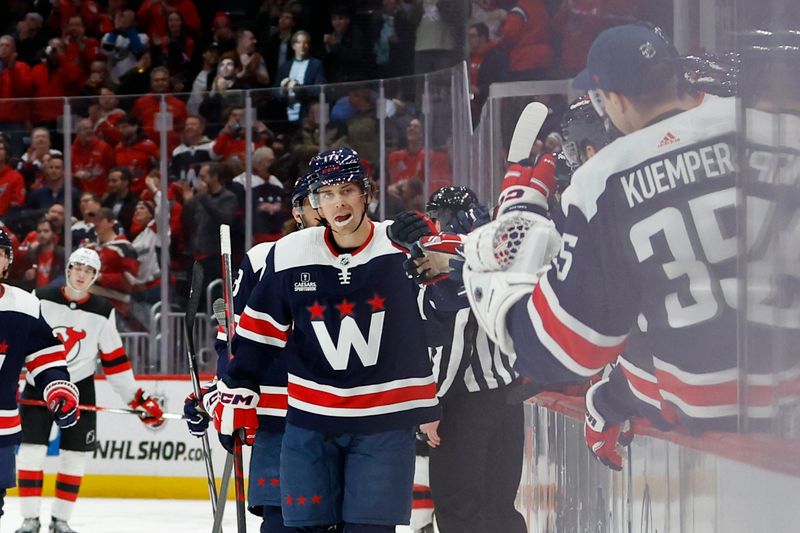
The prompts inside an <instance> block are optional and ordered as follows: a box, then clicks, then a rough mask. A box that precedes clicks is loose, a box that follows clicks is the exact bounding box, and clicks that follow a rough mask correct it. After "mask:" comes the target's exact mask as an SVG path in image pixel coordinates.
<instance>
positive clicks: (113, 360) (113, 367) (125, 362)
mask: <svg viewBox="0 0 800 533" xmlns="http://www.w3.org/2000/svg"><path fill="white" fill-rule="evenodd" d="M100 363H101V364H102V365H103V373H105V374H106V375H110V374H119V373H120V372H125V371H126V370H131V368H132V367H131V362H130V360H129V359H128V356H127V355H126V354H125V348H123V347H122V346H120V347H119V348H117V349H116V350H114V351H112V352H109V353H103V352H100Z"/></svg>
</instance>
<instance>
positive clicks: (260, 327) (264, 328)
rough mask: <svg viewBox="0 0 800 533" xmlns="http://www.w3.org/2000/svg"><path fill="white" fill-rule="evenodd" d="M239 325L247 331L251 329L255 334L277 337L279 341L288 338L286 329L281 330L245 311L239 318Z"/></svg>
mask: <svg viewBox="0 0 800 533" xmlns="http://www.w3.org/2000/svg"><path fill="white" fill-rule="evenodd" d="M239 327H241V328H242V329H246V330H248V331H252V332H253V333H255V334H257V335H261V336H264V337H272V338H273V339H277V340H279V341H281V342H286V341H288V340H289V332H288V331H281V330H279V329H278V328H276V327H275V326H273V325H272V324H271V323H269V321H267V320H261V319H258V318H254V317H252V316H250V315H248V314H247V313H243V314H242V316H241V318H239Z"/></svg>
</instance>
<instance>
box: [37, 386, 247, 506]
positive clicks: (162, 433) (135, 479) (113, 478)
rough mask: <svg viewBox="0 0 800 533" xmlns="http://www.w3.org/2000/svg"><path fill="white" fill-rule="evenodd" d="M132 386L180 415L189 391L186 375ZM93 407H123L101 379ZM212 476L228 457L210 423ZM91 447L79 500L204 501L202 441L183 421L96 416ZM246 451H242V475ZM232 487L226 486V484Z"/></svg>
mask: <svg viewBox="0 0 800 533" xmlns="http://www.w3.org/2000/svg"><path fill="white" fill-rule="evenodd" d="M148 377H149V376H148ZM137 383H138V384H139V386H140V387H142V388H143V389H144V390H145V391H147V392H148V393H149V394H150V395H151V396H155V397H157V398H158V399H159V400H163V405H164V411H165V412H169V413H176V414H181V413H183V401H184V399H185V398H186V396H187V395H188V394H189V392H191V390H192V385H191V382H190V381H189V379H188V377H182V376H181V377H172V376H165V377H160V378H158V379H144V378H143V377H142V378H138V379H137ZM95 388H96V391H97V405H99V406H102V407H127V406H126V405H125V404H124V402H123V401H122V399H121V398H120V397H119V396H118V395H117V394H116V393H115V392H114V389H113V388H112V387H111V385H110V384H109V383H108V382H107V381H106V380H105V379H103V378H102V377H100V376H98V377H97V378H96V379H95ZM208 437H209V442H210V444H211V450H212V462H213V466H214V472H215V474H216V476H217V478H218V479H217V481H218V482H217V485H218V486H219V476H221V475H222V470H223V467H224V465H225V459H226V457H227V453H226V452H225V450H224V449H223V448H222V446H221V445H220V444H219V441H218V439H217V434H216V431H214V429H213V423H212V424H211V426H210V429H209V432H208ZM58 438H59V437H58V430H57V429H56V428H55V426H54V428H53V431H52V433H51V437H50V449H49V450H48V459H47V463H46V466H45V481H44V495H45V496H47V495H52V493H53V490H54V485H55V473H56V471H57V469H58V455H57V454H58ZM87 439H94V440H96V442H97V444H96V449H95V451H94V452H93V453H91V455H90V458H89V461H88V462H87V465H86V474H85V476H84V479H83V483H82V485H81V495H82V496H102V497H119V498H140V497H146V498H185V499H202V498H207V497H208V482H207V481H206V468H205V464H204V462H203V448H202V441H201V439H199V438H197V437H194V436H192V435H191V434H190V433H189V431H188V429H187V427H186V422H185V421H183V420H166V421H165V423H164V424H163V425H162V426H160V427H158V428H151V427H149V426H146V425H145V424H143V423H142V422H140V421H139V419H138V417H136V416H135V415H130V414H114V413H106V412H100V413H97V434H96V435H91V434H90V435H87ZM248 461H249V449H248V447H245V474H246V473H247V465H248ZM232 485H233V483H231V486H232Z"/></svg>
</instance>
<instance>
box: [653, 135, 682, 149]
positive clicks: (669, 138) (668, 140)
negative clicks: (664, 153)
mask: <svg viewBox="0 0 800 533" xmlns="http://www.w3.org/2000/svg"><path fill="white" fill-rule="evenodd" d="M680 140H681V138H680V137H678V136H677V135H675V134H674V133H672V132H671V131H669V132H667V134H666V135H664V138H663V139H661V142H660V143H658V147H659V148H661V147H663V146H668V145H670V144H675V143H676V142H680Z"/></svg>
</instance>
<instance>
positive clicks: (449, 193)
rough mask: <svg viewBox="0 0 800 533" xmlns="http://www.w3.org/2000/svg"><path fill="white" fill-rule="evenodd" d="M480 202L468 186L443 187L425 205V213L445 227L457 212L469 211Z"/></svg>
mask: <svg viewBox="0 0 800 533" xmlns="http://www.w3.org/2000/svg"><path fill="white" fill-rule="evenodd" d="M478 203H479V202H478V196H477V195H476V194H475V193H474V192H473V191H472V190H471V189H469V188H467V187H459V186H450V187H442V188H441V189H439V190H438V191H436V192H435V193H433V194H432V195H431V197H430V199H429V200H428V203H427V204H426V205H425V213H426V214H427V215H428V216H429V217H430V218H431V219H433V220H438V221H439V224H440V225H441V226H442V227H445V226H447V224H449V223H450V220H451V219H452V218H453V217H454V216H455V214H456V213H458V212H459V211H468V210H469V209H470V208H471V207H473V206H475V205H477V204H478Z"/></svg>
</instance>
